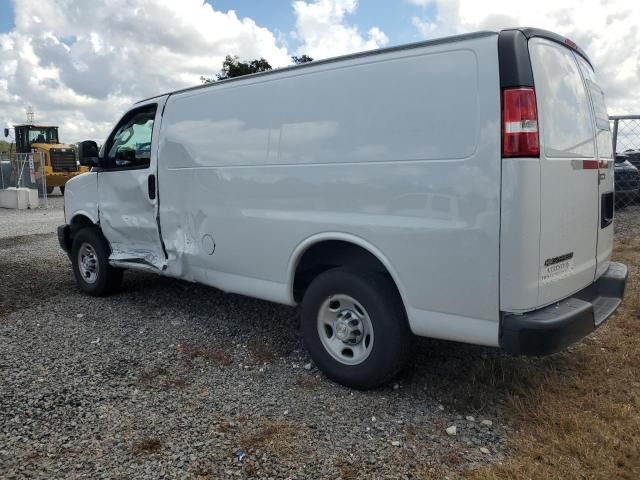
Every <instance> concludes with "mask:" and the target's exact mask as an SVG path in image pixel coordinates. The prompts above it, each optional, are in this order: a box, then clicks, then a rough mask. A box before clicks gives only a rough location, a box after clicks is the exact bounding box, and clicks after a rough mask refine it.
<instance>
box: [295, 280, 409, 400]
mask: <svg viewBox="0 0 640 480" xmlns="http://www.w3.org/2000/svg"><path fill="white" fill-rule="evenodd" d="M302 334H303V336H304V340H305V343H306V345H307V349H308V351H309V354H310V355H311V358H312V359H313V361H314V362H315V364H316V365H317V366H318V367H319V368H320V369H321V370H322V371H323V372H324V373H325V374H326V375H327V377H329V378H331V379H332V380H334V381H336V382H338V383H341V384H343V385H346V386H349V387H353V388H359V389H368V388H374V387H377V386H380V385H382V384H384V383H386V382H388V381H389V380H391V378H393V377H394V376H395V375H396V374H397V373H398V372H399V371H400V370H401V369H402V368H403V367H404V366H405V364H406V362H407V360H408V359H409V357H410V352H411V348H410V347H411V333H410V331H409V328H408V326H407V320H406V315H405V312H404V308H403V306H402V302H401V300H400V298H399V296H398V293H397V291H396V289H395V286H394V285H393V283H392V282H391V280H390V279H388V278H387V277H386V276H385V275H382V274H378V273H364V272H363V273H361V272H356V271H352V270H349V269H344V268H336V269H332V270H329V271H327V272H324V273H322V274H321V275H319V276H318V277H317V278H316V279H315V280H314V281H313V282H312V283H311V285H310V286H309V288H308V289H307V291H306V292H305V295H304V298H303V301H302Z"/></svg>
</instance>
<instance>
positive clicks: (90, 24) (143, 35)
mask: <svg viewBox="0 0 640 480" xmlns="http://www.w3.org/2000/svg"><path fill="white" fill-rule="evenodd" d="M213 3H214V5H215V2H213ZM14 5H15V22H16V26H15V28H14V30H12V31H11V32H9V33H5V34H0V127H3V126H10V125H13V124H17V123H23V122H24V121H25V108H26V107H27V105H32V106H33V107H34V110H35V112H36V121H37V122H42V123H47V124H55V125H59V126H60V137H61V140H63V141H66V142H74V141H78V140H84V139H87V138H91V139H96V140H98V141H102V140H103V139H104V137H105V136H106V135H107V134H108V132H109V130H110V129H111V128H112V126H113V124H114V123H115V121H116V120H117V119H118V117H119V116H120V115H121V114H122V113H123V112H124V111H125V110H126V108H127V107H128V106H129V105H130V104H132V103H133V102H135V101H137V100H140V99H143V98H146V97H149V96H153V95H157V94H161V93H164V92H167V91H170V90H173V89H176V88H181V87H185V86H190V85H197V84H199V83H200V76H201V75H205V76H213V75H215V73H217V71H219V69H220V66H221V64H222V61H223V59H224V57H225V55H227V54H235V55H238V56H240V57H241V58H243V59H254V58H259V57H264V58H266V59H267V60H268V61H269V63H270V64H271V65H272V66H273V67H280V66H284V65H288V64H289V63H290V52H289V51H288V48H287V45H286V38H283V37H282V36H281V35H280V34H278V35H276V34H274V33H273V32H271V31H270V30H268V29H267V28H264V27H260V26H259V25H257V24H256V22H255V21H254V20H253V19H251V18H239V17H238V16H237V15H236V13H235V12H234V11H232V10H230V11H228V12H222V11H217V10H215V8H214V7H212V6H211V5H210V4H208V3H204V1H203V0H181V1H175V0H92V1H88V0H66V1H64V2H62V1H59V0H15V2H14ZM292 8H293V9H294V14H295V16H296V25H297V30H296V32H295V33H294V34H293V36H294V38H295V40H296V41H298V42H300V43H301V46H300V51H299V52H297V53H306V54H308V55H311V56H313V57H315V58H322V57H326V56H331V55H339V54H344V53H349V52H354V51H359V50H366V49H372V48H377V47H379V46H381V45H385V44H386V43H388V41H389V39H388V38H387V36H386V35H385V33H384V32H382V31H381V30H380V29H379V28H377V27H372V28H370V29H369V30H368V31H367V32H366V34H362V33H360V30H359V29H358V27H357V26H355V25H351V24H349V23H347V21H346V18H347V16H348V15H350V14H353V13H355V11H356V9H357V0H315V1H306V2H304V1H297V2H294V3H293V4H292ZM291 53H293V52H291Z"/></svg>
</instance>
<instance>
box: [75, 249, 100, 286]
mask: <svg viewBox="0 0 640 480" xmlns="http://www.w3.org/2000/svg"><path fill="white" fill-rule="evenodd" d="M78 269H79V270H80V275H81V276H82V279H83V280H84V281H85V282H87V283H95V282H96V280H97V279H98V273H100V266H99V265H98V255H97V254H96V251H95V249H94V248H93V246H91V244H89V243H83V244H82V245H80V249H79V250H78Z"/></svg>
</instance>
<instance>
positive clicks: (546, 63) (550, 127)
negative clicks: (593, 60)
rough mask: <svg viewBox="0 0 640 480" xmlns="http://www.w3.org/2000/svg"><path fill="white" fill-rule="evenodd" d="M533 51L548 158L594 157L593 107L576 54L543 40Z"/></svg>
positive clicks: (531, 45) (532, 43) (534, 42)
mask: <svg viewBox="0 0 640 480" xmlns="http://www.w3.org/2000/svg"><path fill="white" fill-rule="evenodd" d="M529 52H530V55H531V66H532V68H533V77H534V81H535V86H536V97H537V101H538V111H539V114H540V130H541V133H542V138H543V142H542V143H543V144H544V153H545V156H546V157H551V158H553V157H556V158H558V157H560V158H575V157H593V156H594V155H595V152H594V148H593V127H592V123H591V110H590V108H591V107H590V106H589V99H588V97H587V92H586V91H585V88H584V84H583V83H582V77H581V75H580V71H579V70H578V65H577V63H576V60H575V57H574V56H573V53H572V52H571V51H570V50H569V49H567V48H565V47H563V46H562V45H559V44H556V43H554V42H550V41H547V40H543V39H539V38H534V39H532V40H531V41H530V42H529Z"/></svg>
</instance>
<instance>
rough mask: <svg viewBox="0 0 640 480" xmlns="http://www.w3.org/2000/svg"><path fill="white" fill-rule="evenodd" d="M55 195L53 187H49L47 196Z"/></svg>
mask: <svg viewBox="0 0 640 480" xmlns="http://www.w3.org/2000/svg"><path fill="white" fill-rule="evenodd" d="M52 193H53V187H47V195H51V194H52Z"/></svg>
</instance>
